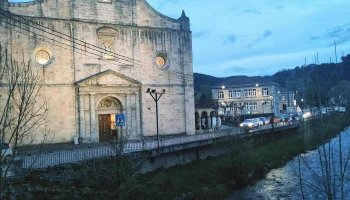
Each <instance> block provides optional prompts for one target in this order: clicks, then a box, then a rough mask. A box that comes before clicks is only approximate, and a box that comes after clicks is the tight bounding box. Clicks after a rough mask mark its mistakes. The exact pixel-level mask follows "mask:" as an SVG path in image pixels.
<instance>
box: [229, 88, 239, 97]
mask: <svg viewBox="0 0 350 200" xmlns="http://www.w3.org/2000/svg"><path fill="white" fill-rule="evenodd" d="M229 98H241V91H240V90H230V91H229Z"/></svg>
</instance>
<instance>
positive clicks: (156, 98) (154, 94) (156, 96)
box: [146, 88, 165, 151]
mask: <svg viewBox="0 0 350 200" xmlns="http://www.w3.org/2000/svg"><path fill="white" fill-rule="evenodd" d="M146 93H148V94H150V95H151V97H152V98H153V100H154V101H155V102H156V121H157V143H158V151H159V147H160V145H159V128H158V101H159V99H160V97H161V96H162V95H163V94H164V93H165V89H162V91H161V92H157V91H156V90H155V89H151V88H147V91H146Z"/></svg>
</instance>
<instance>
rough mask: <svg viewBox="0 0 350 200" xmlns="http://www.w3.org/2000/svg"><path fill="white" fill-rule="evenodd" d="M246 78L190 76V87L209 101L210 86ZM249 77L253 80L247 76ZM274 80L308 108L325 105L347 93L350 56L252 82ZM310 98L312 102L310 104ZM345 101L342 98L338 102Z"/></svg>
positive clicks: (349, 82) (286, 71)
mask: <svg viewBox="0 0 350 200" xmlns="http://www.w3.org/2000/svg"><path fill="white" fill-rule="evenodd" d="M244 77H246V76H231V77H226V78H217V77H213V76H210V75H204V74H198V73H194V88H195V91H197V92H199V93H200V94H201V95H202V94H204V95H205V96H206V98H207V99H211V87H212V86H214V85H217V84H222V83H229V82H233V81H234V82H237V81H239V80H242V79H244ZM250 78H253V77H250ZM255 79H259V80H266V81H268V80H269V81H271V80H272V81H275V82H277V83H279V84H280V85H281V87H284V88H286V89H288V90H290V91H293V92H294V93H296V94H297V95H298V101H300V100H301V99H303V100H305V101H306V102H309V105H310V106H320V105H327V104H329V102H328V101H329V99H331V98H334V97H335V95H336V93H337V98H340V99H341V98H342V96H343V98H345V97H348V96H349V93H350V54H349V55H347V56H344V57H342V58H341V62H339V63H336V64H335V63H323V64H319V65H315V64H312V65H308V66H301V67H299V66H297V67H295V68H294V69H288V70H281V71H279V72H277V73H276V74H274V75H272V76H264V77H254V79H252V80H255ZM311 99H312V102H311ZM315 99H316V100H315ZM344 100H345V101H346V102H348V101H349V100H347V99H343V100H342V101H344Z"/></svg>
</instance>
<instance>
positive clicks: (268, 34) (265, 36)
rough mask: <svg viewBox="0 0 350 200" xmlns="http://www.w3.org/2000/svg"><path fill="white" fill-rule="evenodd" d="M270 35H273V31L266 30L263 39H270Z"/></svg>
mask: <svg viewBox="0 0 350 200" xmlns="http://www.w3.org/2000/svg"><path fill="white" fill-rule="evenodd" d="M270 35H272V31H271V30H265V31H264V34H263V36H262V38H263V39H265V38H267V37H269V36H270Z"/></svg>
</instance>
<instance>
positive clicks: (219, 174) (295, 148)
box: [120, 113, 350, 200]
mask: <svg viewBox="0 0 350 200" xmlns="http://www.w3.org/2000/svg"><path fill="white" fill-rule="evenodd" d="M349 124H350V122H349V117H346V116H344V115H338V114H337V113H336V114H335V115H332V116H323V117H322V118H321V119H320V118H317V119H314V120H310V121H306V122H305V123H304V124H303V126H302V129H301V130H300V131H299V132H295V133H293V134H288V135H286V137H281V138H272V139H271V140H269V141H265V143H260V142H258V143H256V141H254V140H252V139H249V140H233V141H227V142H226V143H219V144H217V145H221V146H224V147H225V148H227V150H228V151H230V153H229V154H228V155H226V156H222V157H218V158H208V159H206V160H204V161H197V162H193V163H191V164H188V165H184V166H176V167H172V168H170V169H162V170H158V171H156V172H152V173H149V174H146V175H143V176H140V177H138V178H137V180H135V181H136V182H130V183H126V185H125V188H129V190H130V191H133V192H132V193H123V192H122V191H121V193H120V195H121V196H120V197H121V198H120V199H136V198H137V197H143V199H154V200H157V199H159V200H162V199H201V200H202V199H208V200H214V199H224V198H225V197H227V196H228V195H229V194H231V193H232V191H233V190H236V189H240V188H242V187H245V186H247V185H252V184H254V183H255V182H256V181H258V180H261V179H262V178H264V177H265V175H266V174H267V172H269V171H270V170H271V169H274V168H278V167H281V166H283V165H285V163H286V162H287V161H289V160H290V159H292V158H293V157H295V156H297V155H299V154H301V153H304V152H306V151H309V150H312V149H315V148H316V147H317V146H319V145H321V144H324V143H326V142H327V141H329V140H330V139H331V138H334V137H336V136H337V135H338V134H339V133H340V131H341V130H342V129H343V128H344V127H348V126H349ZM138 183H142V184H138ZM133 185H134V186H135V185H137V187H134V188H133ZM131 188H133V189H131Z"/></svg>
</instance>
